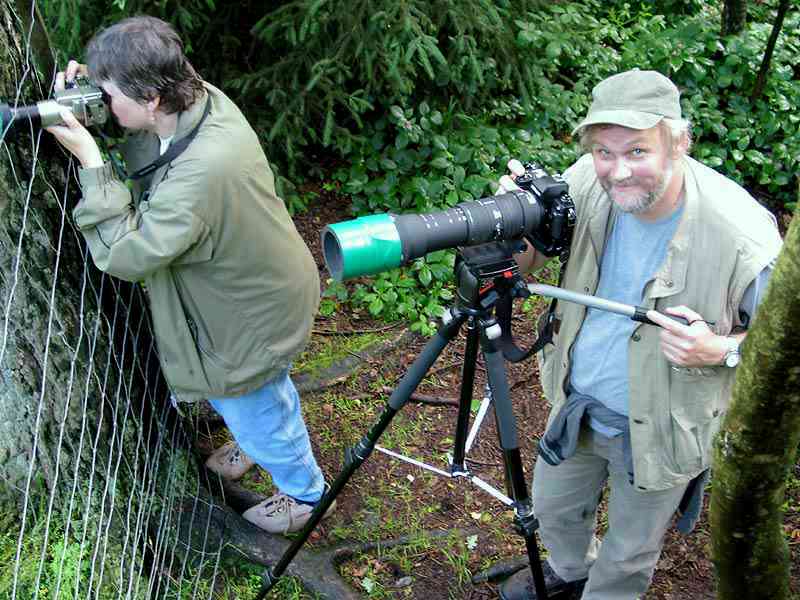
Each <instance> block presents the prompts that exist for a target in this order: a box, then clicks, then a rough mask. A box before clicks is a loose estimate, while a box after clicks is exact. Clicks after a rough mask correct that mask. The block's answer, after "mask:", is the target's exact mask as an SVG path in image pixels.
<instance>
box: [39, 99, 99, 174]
mask: <svg viewBox="0 0 800 600" xmlns="http://www.w3.org/2000/svg"><path fill="white" fill-rule="evenodd" d="M61 120H62V121H63V122H64V124H63V125H52V126H50V127H46V128H45V130H46V131H49V132H50V133H52V134H53V135H54V136H55V138H56V139H57V140H58V142H59V143H60V144H61V145H62V146H64V147H65V148H66V149H67V150H69V151H70V152H71V153H72V154H74V155H75V158H77V159H78V160H79V161H80V163H81V165H82V166H83V168H84V169H90V168H92V167H102V166H103V155H102V154H100V148H98V147H97V142H95V141H94V138H93V137H92V134H91V133H89V131H88V130H87V129H86V128H85V127H84V126H83V125H81V124H80V122H78V119H76V118H75V115H74V114H72V111H71V110H67V109H64V110H62V111H61Z"/></svg>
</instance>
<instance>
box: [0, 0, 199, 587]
mask: <svg viewBox="0 0 800 600" xmlns="http://www.w3.org/2000/svg"><path fill="white" fill-rule="evenodd" d="M34 7H35V3H34V2H33V0H17V1H14V0H0V20H1V21H2V22H1V23H0V55H1V57H2V58H0V65H1V66H0V101H3V102H7V103H8V104H10V105H12V106H14V105H26V104H31V103H34V102H36V101H37V100H42V99H45V98H47V97H48V95H49V87H50V81H52V77H53V66H52V65H53V58H52V56H51V55H50V54H49V46H48V43H47V35H46V33H45V31H44V29H43V28H42V27H41V23H40V21H39V20H38V19H36V18H34V17H35V14H36V13H35V10H34ZM0 154H1V156H0V299H1V300H0V301H1V302H2V304H0V310H2V319H1V320H0V556H3V557H4V558H6V559H8V558H9V557H10V558H11V562H10V564H9V563H8V562H4V565H3V568H2V569H0V597H2V598H4V599H6V598H11V599H14V598H19V599H20V600H22V599H25V600H28V599H30V598H35V597H37V596H38V595H39V594H40V593H41V592H40V590H42V589H48V590H49V595H48V596H47V597H48V598H57V597H59V593H62V594H64V595H63V596H61V597H69V598H103V599H104V600H105V599H106V598H110V597H112V596H111V595H110V594H111V593H112V592H111V590H114V591H115V592H119V593H120V594H121V595H120V597H129V598H132V599H137V598H143V597H144V594H145V593H146V591H147V588H148V586H149V583H148V582H147V580H146V578H143V577H142V573H143V572H144V567H145V563H146V561H151V562H153V561H156V562H157V561H158V560H160V556H166V550H165V551H163V552H162V553H161V555H159V552H160V551H159V550H158V549H156V550H153V549H152V548H151V549H150V550H149V555H148V556H144V551H145V549H146V540H147V539H148V538H149V537H151V538H155V539H156V541H157V543H162V542H163V541H164V540H162V539H159V537H160V536H159V533H158V532H156V533H155V534H153V532H152V531H148V528H147V527H148V525H149V524H150V523H151V522H152V517H153V515H157V514H158V511H160V508H161V506H162V505H163V502H165V501H166V500H169V498H167V499H164V498H159V497H158V496H157V495H156V493H155V492H156V490H164V489H171V490H179V489H181V488H180V486H176V485H174V482H175V481H176V479H175V478H176V477H182V478H183V479H188V480H191V479H190V478H189V477H188V476H184V475H181V474H180V473H181V471H180V470H179V469H178V468H177V467H176V463H175V461H174V460H170V457H171V456H173V455H174V453H171V452H170V444H169V441H170V440H169V438H170V437H171V436H172V433H171V432H170V430H169V429H168V428H167V423H166V419H164V418H159V419H158V420H154V419H153V418H152V415H151V412H154V411H153V410H152V408H151V405H154V406H158V403H159V402H160V403H161V406H164V403H165V400H166V398H167V397H168V394H167V393H166V390H165V389H164V387H163V386H161V387H159V386H158V385H157V384H158V382H159V379H158V374H157V371H154V369H153V366H152V365H153V364H155V353H154V351H153V348H152V344H151V343H150V341H149V336H148V335H147V320H146V318H145V313H144V312H143V310H142V309H141V306H142V302H141V293H140V292H139V291H138V289H137V288H136V287H132V286H127V285H125V286H123V285H120V283H119V282H117V281H114V280H112V279H111V278H109V277H107V276H103V275H102V274H100V273H99V272H98V271H96V269H95V268H94V267H93V265H92V263H91V259H90V258H89V256H88V253H87V251H86V247H85V244H84V241H83V238H82V236H81V235H80V233H79V232H78V231H77V230H76V229H75V227H74V225H73V224H72V221H71V210H72V207H73V206H74V205H75V202H76V201H77V197H78V194H79V189H78V187H77V185H76V184H75V180H76V173H75V171H74V166H73V164H72V163H69V162H68V160H67V155H66V153H65V152H64V151H63V150H62V149H60V148H59V147H58V145H57V144H56V143H55V141H54V139H53V138H52V136H50V135H49V134H48V133H44V132H40V131H30V128H29V130H28V131H23V132H20V133H18V134H6V135H5V136H4V139H3V144H2V146H0ZM161 414H166V413H161V412H160V413H158V415H157V416H160V415H161ZM164 436H166V437H167V439H166V440H163V439H161V440H160V441H161V442H162V445H159V446H156V445H155V444H153V443H152V440H153V439H154V438H156V437H162V438H163V437H164ZM183 463H184V464H185V465H188V466H189V467H193V464H192V463H187V462H186V461H185V460H184V461H183ZM184 471H187V472H189V471H191V469H189V470H187V469H186V468H184ZM194 472H196V468H195V469H194ZM159 478H160V479H159ZM167 478H171V481H172V482H173V486H172V487H170V488H166V487H165V482H167ZM159 502H161V503H162V504H159ZM168 529H169V528H165V530H164V531H167V530H168ZM4 530H6V531H4ZM12 539H13V542H9V541H8V540H12ZM163 545H164V547H165V548H167V549H168V550H169V551H170V552H171V550H172V545H173V543H172V542H170V544H163ZM113 597H116V596H113Z"/></svg>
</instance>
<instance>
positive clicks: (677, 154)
mask: <svg viewBox="0 0 800 600" xmlns="http://www.w3.org/2000/svg"><path fill="white" fill-rule="evenodd" d="M687 152H689V134H688V133H687V132H686V131H684V132H683V133H681V136H680V137H679V138H678V140H677V141H676V142H675V144H674V145H673V146H672V159H673V160H677V159H679V158H681V157H682V156H685V155H686V153H687Z"/></svg>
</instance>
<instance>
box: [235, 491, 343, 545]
mask: <svg viewBox="0 0 800 600" xmlns="http://www.w3.org/2000/svg"><path fill="white" fill-rule="evenodd" d="M335 508H336V500H334V501H333V503H332V504H331V505H330V506H329V507H328V510H327V511H325V516H323V517H322V518H323V519H325V518H327V517H329V516H330V515H331V513H333V511H334V509H335ZM313 511H314V507H313V506H311V505H310V504H303V503H302V502H298V501H297V500H295V499H294V498H292V497H291V496H287V495H286V494H284V493H283V492H280V493H278V494H275V495H274V496H270V497H269V498H267V499H266V500H264V501H263V502H259V503H258V504H256V505H255V506H251V507H250V508H248V509H247V510H246V511H244V513H243V514H242V516H243V517H244V518H245V519H246V520H247V521H250V522H251V523H252V524H253V525H255V526H256V527H259V528H260V529H263V530H264V531H267V532H269V533H280V534H282V535H285V534H287V533H294V532H295V531H300V530H301V529H302V528H303V527H305V524H306V523H308V520H309V519H310V518H311V513H312V512H313Z"/></svg>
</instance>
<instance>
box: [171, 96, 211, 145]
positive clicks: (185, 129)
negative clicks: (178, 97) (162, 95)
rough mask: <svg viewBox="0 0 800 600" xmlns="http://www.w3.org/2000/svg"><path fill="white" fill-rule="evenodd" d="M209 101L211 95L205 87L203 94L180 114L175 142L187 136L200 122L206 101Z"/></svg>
mask: <svg viewBox="0 0 800 600" xmlns="http://www.w3.org/2000/svg"><path fill="white" fill-rule="evenodd" d="M209 101H210V97H209V94H208V91H206V90H205V89H204V90H203V94H202V96H200V97H199V98H198V99H197V100H195V101H194V102H193V103H192V105H191V106H189V108H187V109H186V110H184V111H183V112H181V113H180V114H179V115H178V124H177V127H176V129H175V136H174V138H173V142H177V141H178V140H180V139H181V138H184V137H186V136H187V135H188V134H189V132H190V131H191V130H192V129H194V128H195V126H196V125H197V124H198V123H199V122H200V119H202V118H203V112H204V111H205V108H206V102H209Z"/></svg>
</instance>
